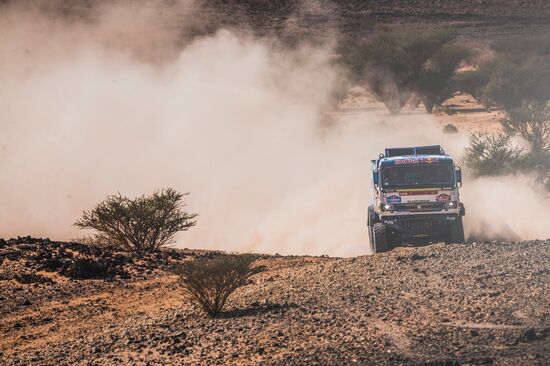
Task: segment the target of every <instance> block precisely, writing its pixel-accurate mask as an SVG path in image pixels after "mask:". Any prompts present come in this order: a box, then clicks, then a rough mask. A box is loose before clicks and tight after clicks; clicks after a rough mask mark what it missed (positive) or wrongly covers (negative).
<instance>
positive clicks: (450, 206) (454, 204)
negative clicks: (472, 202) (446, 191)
mask: <svg viewBox="0 0 550 366" xmlns="http://www.w3.org/2000/svg"><path fill="white" fill-rule="evenodd" d="M457 207H458V205H457V204H456V201H451V202H448V203H447V208H457Z"/></svg>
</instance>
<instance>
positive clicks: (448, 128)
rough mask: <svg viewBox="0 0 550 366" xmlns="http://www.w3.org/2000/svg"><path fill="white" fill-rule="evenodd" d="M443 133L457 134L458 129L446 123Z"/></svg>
mask: <svg viewBox="0 0 550 366" xmlns="http://www.w3.org/2000/svg"><path fill="white" fill-rule="evenodd" d="M443 133H458V128H456V126H455V125H453V124H452V123H448V124H446V125H445V126H443Z"/></svg>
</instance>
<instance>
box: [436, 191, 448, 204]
mask: <svg viewBox="0 0 550 366" xmlns="http://www.w3.org/2000/svg"><path fill="white" fill-rule="evenodd" d="M435 200H436V201H438V202H441V201H450V200H451V195H450V194H447V193H441V194H440V195H438V196H437V197H436V198H435Z"/></svg>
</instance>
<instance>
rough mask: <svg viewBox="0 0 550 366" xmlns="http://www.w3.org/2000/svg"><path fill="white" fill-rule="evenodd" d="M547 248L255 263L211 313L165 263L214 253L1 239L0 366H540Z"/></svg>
mask: <svg viewBox="0 0 550 366" xmlns="http://www.w3.org/2000/svg"><path fill="white" fill-rule="evenodd" d="M549 248H550V242H549V241H542V240H539V241H528V242H520V243H507V242H497V241H494V242H482V243H476V242H470V243H468V244H454V245H453V244H449V245H445V244H441V243H439V244H433V245H429V246H426V247H422V248H399V249H396V250H394V251H392V252H389V253H384V254H377V255H367V256H360V257H354V258H346V259H341V258H328V257H307V256H306V257H292V256H288V257H284V256H263V257H262V258H261V259H259V260H258V263H259V264H261V265H265V266H266V267H267V270H266V271H265V272H262V273H260V274H258V275H256V276H255V277H253V279H252V282H251V283H250V284H249V285H247V286H245V287H243V288H241V289H239V290H238V291H237V292H236V293H235V294H234V296H233V297H232V298H230V303H229V305H228V306H227V308H226V310H225V311H224V312H223V313H222V315H221V316H220V317H218V318H214V319H211V318H208V317H207V316H205V315H204V314H203V313H202V312H201V310H200V309H199V308H197V307H196V306H194V305H193V304H192V303H190V302H189V301H188V300H186V299H185V297H184V296H183V293H182V291H181V289H180V287H179V285H178V279H177V277H176V276H174V275H172V274H171V272H170V271H169V269H170V268H171V266H173V265H174V264H177V263H179V262H181V261H184V260H189V259H192V258H193V257H199V256H205V255H206V256H208V255H211V256H212V255H216V254H215V253H212V252H199V251H176V250H167V251H163V252H158V253H153V254H151V255H149V256H147V257H145V258H144V259H136V258H133V257H131V256H128V255H125V254H123V253H116V252H112V251H110V250H106V249H104V250H102V249H93V250H91V249H89V248H88V247H86V246H82V245H78V244H75V243H56V242H50V241H47V240H40V239H32V238H20V239H19V240H12V241H7V242H5V241H2V242H0V261H1V265H2V267H1V268H2V269H1V271H0V290H1V292H0V294H1V297H0V314H1V317H2V322H1V324H0V335H1V337H0V364H1V365H120V364H136V365H155V364H174V365H175V364H180V365H250V364H262V365H281V364H282V365H303V364H316V365H329V364H331V365H380V364H390V365H546V364H548V360H549V359H550V308H549V307H548V304H549V303H550V296H549V293H550V291H549V290H550V288H549V287H550V270H549V268H550V249H549ZM92 264H94V265H92ZM88 277H92V278H88Z"/></svg>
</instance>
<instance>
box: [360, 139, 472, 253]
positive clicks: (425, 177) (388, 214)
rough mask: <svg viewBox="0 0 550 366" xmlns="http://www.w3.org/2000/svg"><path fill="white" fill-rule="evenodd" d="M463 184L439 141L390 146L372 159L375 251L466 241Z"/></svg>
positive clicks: (370, 222) (371, 214)
mask: <svg viewBox="0 0 550 366" xmlns="http://www.w3.org/2000/svg"><path fill="white" fill-rule="evenodd" d="M461 186H462V174H461V170H460V167H458V166H456V165H455V164H454V162H453V159H452V158H451V156H449V155H447V154H445V152H444V151H443V149H442V148H441V147H440V146H439V145H434V146H418V147H405V148H389V149H386V150H385V154H380V156H379V158H378V159H376V160H372V187H371V188H372V195H371V197H372V202H371V205H370V206H369V209H368V229H369V241H370V248H371V251H372V252H373V253H379V252H384V251H387V250H390V249H392V248H394V247H397V246H400V245H404V244H409V245H418V244H428V243H430V242H435V241H445V242H448V243H462V242H464V227H463V224H462V216H464V214H465V209H464V205H463V204H462V203H461V202H460V195H459V188H460V187H461Z"/></svg>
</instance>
